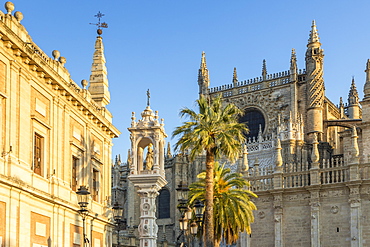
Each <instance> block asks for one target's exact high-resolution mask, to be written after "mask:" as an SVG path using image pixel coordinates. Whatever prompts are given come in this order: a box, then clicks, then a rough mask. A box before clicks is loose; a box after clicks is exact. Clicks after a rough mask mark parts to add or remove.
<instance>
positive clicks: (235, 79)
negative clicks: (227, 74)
mask: <svg viewBox="0 0 370 247" xmlns="http://www.w3.org/2000/svg"><path fill="white" fill-rule="evenodd" d="M237 83H238V74H237V72H236V67H234V72H233V84H234V87H235V86H236V84H237Z"/></svg>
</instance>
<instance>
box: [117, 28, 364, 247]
mask: <svg viewBox="0 0 370 247" xmlns="http://www.w3.org/2000/svg"><path fill="white" fill-rule="evenodd" d="M369 56H370V54H369ZM296 61H297V58H296V53H295V50H294V49H293V50H292V53H291V59H290V67H289V69H288V70H287V71H283V72H278V73H272V74H269V73H267V68H266V62H265V61H263V66H262V74H261V75H260V76H258V77H255V78H252V79H247V80H239V79H238V76H237V71H236V69H234V73H233V77H232V82H231V83H230V84H225V85H222V86H216V87H210V80H209V72H208V69H207V64H206V57H205V53H203V54H202V58H201V64H200V69H199V74H198V85H199V94H203V95H205V94H208V95H210V96H211V97H215V96H217V95H222V98H223V100H224V102H232V103H234V104H236V105H237V106H238V107H239V108H241V109H243V111H244V112H245V114H244V115H243V116H242V117H241V119H240V121H241V122H245V123H246V124H247V125H248V128H249V129H250V132H249V134H248V136H247V142H246V143H245V147H246V148H245V149H244V150H245V151H244V153H243V155H241V157H240V159H239V160H238V161H237V162H236V163H235V164H229V165H230V167H231V168H232V170H233V171H237V172H241V173H243V175H244V177H245V179H247V180H249V181H250V183H251V188H250V189H251V190H252V191H254V192H255V193H256V194H257V195H258V198H257V199H256V200H255V203H256V205H257V208H258V210H257V211H256V212H255V222H254V223H253V224H252V234H250V235H246V234H245V235H243V236H242V237H241V238H240V239H239V241H238V243H236V244H235V246H243V247H244V246H253V247H257V246H263V247H266V246H341V247H342V246H370V234H369V233H370V220H369V217H370V201H369V199H370V196H369V194H370V142H368V141H366V140H367V139H369V138H370V60H368V62H367V64H366V69H365V73H366V82H365V83H364V87H363V91H364V98H363V99H362V101H360V99H359V96H358V91H357V88H356V84H355V81H354V80H353V79H352V82H351V83H349V84H348V88H349V94H348V99H347V102H346V103H344V100H343V99H342V98H341V100H340V104H339V105H335V104H334V103H332V101H330V99H328V98H327V97H326V96H325V85H324V80H323V73H324V71H323V64H324V50H323V49H322V44H321V43H320V39H319V34H318V31H317V28H316V23H315V22H313V23H312V26H311V31H310V33H309V39H308V43H307V50H306V54H305V68H301V69H300V68H298V67H297V62H296ZM287 64H288V61H287ZM364 67H365V66H364ZM164 155H165V176H166V180H167V182H168V183H167V185H166V186H164V187H163V188H162V189H161V190H160V191H159V196H158V199H157V209H158V210H157V212H156V217H157V224H158V229H159V230H158V239H157V241H158V245H159V246H175V242H176V238H177V236H178V235H179V222H178V219H179V213H178V212H177V209H176V205H177V199H178V196H177V192H176V187H177V186H178V184H179V183H180V181H185V182H186V183H187V184H190V183H191V182H193V181H195V179H196V175H197V174H199V173H200V172H201V171H202V170H203V169H204V165H205V164H204V162H205V157H202V156H200V157H198V158H197V159H196V160H195V161H194V162H192V163H190V162H189V160H188V157H187V154H186V153H181V154H173V155H172V154H171V148H170V144H169V143H168V146H167V148H166V151H165V152H164ZM130 162H131V160H130V159H128V160H127V162H122V161H121V159H120V157H117V158H116V162H115V165H114V166H113V179H112V181H113V188H112V191H113V195H112V198H113V200H121V201H122V203H124V204H125V208H126V211H125V215H124V217H125V218H126V219H127V227H126V229H125V230H123V231H121V233H120V238H121V239H122V242H125V241H128V240H132V239H133V238H135V235H137V226H138V224H139V218H138V215H139V209H138V205H139V202H138V196H137V195H136V192H135V189H134V188H133V186H132V184H131V183H130V181H128V180H127V176H128V174H129V170H130V169H129V165H130ZM192 244H193V245H190V246H198V242H196V241H195V240H194V241H193V243H192Z"/></svg>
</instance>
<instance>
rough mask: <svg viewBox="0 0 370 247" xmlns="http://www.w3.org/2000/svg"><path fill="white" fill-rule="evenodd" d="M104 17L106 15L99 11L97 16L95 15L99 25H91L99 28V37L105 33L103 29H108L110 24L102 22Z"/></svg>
mask: <svg viewBox="0 0 370 247" xmlns="http://www.w3.org/2000/svg"><path fill="white" fill-rule="evenodd" d="M103 16H104V14H103V13H101V12H100V11H99V12H98V13H97V14H96V15H94V17H96V18H98V23H90V24H91V25H95V26H97V27H98V30H97V31H96V32H97V33H98V35H99V36H100V35H101V34H102V33H103V30H102V28H108V23H106V22H100V19H101V18H102V17H103Z"/></svg>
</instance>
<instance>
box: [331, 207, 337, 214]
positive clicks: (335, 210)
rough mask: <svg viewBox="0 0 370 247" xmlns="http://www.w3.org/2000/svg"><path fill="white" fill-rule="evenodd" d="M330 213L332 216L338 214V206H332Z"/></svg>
mask: <svg viewBox="0 0 370 247" xmlns="http://www.w3.org/2000/svg"><path fill="white" fill-rule="evenodd" d="M330 212H331V213H332V214H337V213H338V212H339V207H338V206H332V207H331V209H330Z"/></svg>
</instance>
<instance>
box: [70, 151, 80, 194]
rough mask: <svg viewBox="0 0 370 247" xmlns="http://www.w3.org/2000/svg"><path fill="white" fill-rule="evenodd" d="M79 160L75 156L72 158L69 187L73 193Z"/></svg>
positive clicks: (75, 186)
mask: <svg viewBox="0 0 370 247" xmlns="http://www.w3.org/2000/svg"><path fill="white" fill-rule="evenodd" d="M78 163H79V159H78V158H76V157H75V156H73V157H72V178H71V179H72V181H71V186H72V190H73V191H77V171H78V170H77V169H78Z"/></svg>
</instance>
